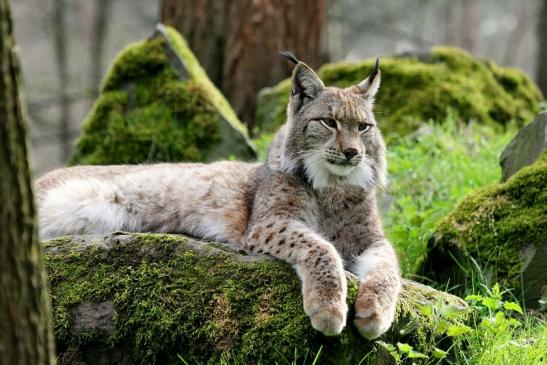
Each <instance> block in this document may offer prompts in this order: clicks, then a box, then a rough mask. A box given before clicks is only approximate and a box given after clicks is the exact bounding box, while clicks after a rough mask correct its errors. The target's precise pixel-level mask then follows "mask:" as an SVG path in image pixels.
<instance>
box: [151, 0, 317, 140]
mask: <svg viewBox="0 0 547 365" xmlns="http://www.w3.org/2000/svg"><path fill="white" fill-rule="evenodd" d="M324 10H325V1H324V0H301V1H291V0H163V1H162V8H161V19H162V21H163V22H164V23H165V24H167V25H171V26H174V27H175V28H177V29H178V30H179V31H180V32H181V33H182V34H183V35H184V36H185V37H186V39H187V40H188V43H189V44H190V47H191V48H192V50H193V51H194V53H195V54H196V55H197V57H198V59H199V60H200V62H201V63H202V65H203V66H204V67H205V69H206V70H207V73H208V74H209V77H210V78H211V80H212V81H213V82H214V83H215V84H216V85H217V86H219V87H220V89H221V90H222V91H223V92H224V94H225V95H226V97H227V98H228V100H229V101H230V102H231V104H232V106H233V107H234V109H235V111H236V112H237V114H238V115H239V117H240V118H241V119H242V120H243V121H244V122H245V123H246V124H247V125H248V126H249V129H250V130H252V128H253V127H254V112H255V106H256V94H257V92H258V91H259V90H260V89H261V88H263V87H266V86H271V85H273V84H275V83H276V82H278V81H280V80H282V79H284V78H285V77H287V76H288V75H289V74H290V67H289V65H288V64H286V63H285V62H281V60H280V58H279V57H278V54H277V51H278V50H284V49H288V50H291V51H294V52H295V53H296V55H297V56H298V57H299V58H301V59H302V60H303V61H306V62H307V63H308V64H310V65H311V66H318V65H319V64H320V49H319V42H320V37H321V29H322V25H323V13H324Z"/></svg>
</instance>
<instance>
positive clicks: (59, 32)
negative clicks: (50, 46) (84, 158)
mask: <svg viewBox="0 0 547 365" xmlns="http://www.w3.org/2000/svg"><path fill="white" fill-rule="evenodd" d="M53 3H54V5H53V6H54V8H53V24H52V25H53V36H54V42H55V63H56V64H57V75H58V78H59V90H58V94H59V106H60V108H61V115H60V118H59V141H60V145H61V154H60V159H61V162H63V163H64V162H66V160H67V159H68V157H69V156H70V152H71V146H72V141H71V138H70V98H69V95H68V64H67V47H66V42H67V36H66V35H67V29H66V19H65V9H66V4H65V1H64V0H55V1H54V2H53Z"/></svg>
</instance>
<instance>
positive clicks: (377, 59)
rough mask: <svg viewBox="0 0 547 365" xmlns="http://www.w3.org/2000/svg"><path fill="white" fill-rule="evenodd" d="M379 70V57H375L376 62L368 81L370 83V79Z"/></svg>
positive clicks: (373, 77) (372, 78) (372, 79)
mask: <svg viewBox="0 0 547 365" xmlns="http://www.w3.org/2000/svg"><path fill="white" fill-rule="evenodd" d="M379 70H380V57H376V63H375V64H374V70H373V71H372V73H371V74H370V76H369V83H371V84H372V81H374V79H375V78H376V76H377V75H378V71H379Z"/></svg>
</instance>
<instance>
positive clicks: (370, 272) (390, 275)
mask: <svg viewBox="0 0 547 365" xmlns="http://www.w3.org/2000/svg"><path fill="white" fill-rule="evenodd" d="M352 271H353V272H354V273H355V274H356V275H357V276H359V278H360V284H359V294H358V296H357V300H356V302H355V320H354V323H355V326H356V327H357V329H358V330H359V333H361V335H362V336H364V337H366V338H368V339H374V338H376V337H378V336H380V335H382V334H383V333H384V332H386V331H387V330H388V329H389V328H390V327H391V324H392V323H393V319H394V317H395V308H396V304H397V297H398V295H399V292H400V290H401V279H400V272H399V264H398V262H397V256H396V255H395V251H394V250H393V247H392V246H391V243H390V242H389V241H387V240H383V241H381V242H378V243H376V244H374V245H372V246H371V247H369V248H367V249H366V250H365V251H363V252H362V253H361V255H360V256H359V257H358V258H357V259H356V260H355V262H354V265H353V270H352Z"/></svg>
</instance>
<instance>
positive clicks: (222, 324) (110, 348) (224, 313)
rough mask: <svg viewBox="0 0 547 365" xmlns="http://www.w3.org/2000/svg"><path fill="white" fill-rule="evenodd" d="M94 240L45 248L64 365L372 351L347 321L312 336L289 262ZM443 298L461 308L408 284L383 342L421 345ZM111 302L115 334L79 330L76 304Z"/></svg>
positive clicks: (155, 239) (191, 245) (124, 239)
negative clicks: (113, 357) (69, 364)
mask: <svg viewBox="0 0 547 365" xmlns="http://www.w3.org/2000/svg"><path fill="white" fill-rule="evenodd" d="M97 240H99V241H98V242H95V244H90V243H89V242H86V243H85V244H82V243H78V242H73V241H70V240H69V239H67V238H61V239H56V240H52V241H49V242H47V243H46V264H47V270H48V274H49V279H50V286H51V293H52V299H53V308H54V320H55V324H54V330H55V335H56V338H57V342H58V345H57V348H58V352H59V353H60V354H61V358H64V356H65V354H71V356H73V359H74V358H77V359H78V361H82V362H88V363H89V362H92V360H93V358H92V356H93V354H96V353H97V352H101V351H104V352H106V353H112V352H115V351H119V349H127V350H126V352H127V354H130V357H131V359H130V360H131V361H132V362H139V363H142V362H144V363H154V362H155V363H177V362H178V361H179V360H178V356H177V355H179V354H180V355H181V356H183V358H184V359H185V360H186V361H188V362H189V363H193V362H194V361H197V362H198V363H218V362H219V361H220V359H221V358H222V357H223V356H227V355H230V356H231V357H232V358H234V360H237V361H238V363H245V364H257V363H263V364H272V363H275V362H277V363H284V362H285V360H286V359H289V361H292V360H293V359H294V358H295V350H296V351H297V355H296V358H297V359H300V360H301V359H303V357H304V356H305V355H306V351H307V350H309V351H311V354H308V355H307V356H308V357H309V356H311V355H312V354H313V352H314V351H318V350H319V348H321V347H323V354H322V356H321V363H326V364H329V363H331V364H348V363H357V362H359V360H361V359H362V358H363V357H364V356H365V355H366V354H367V353H368V352H370V351H373V344H372V343H371V342H368V341H366V340H365V339H363V338H362V337H360V336H359V334H358V333H357V331H356V329H355V328H354V327H353V325H352V324H351V321H349V323H348V327H347V329H346V330H344V332H343V333H342V335H340V336H338V337H324V336H322V335H321V334H319V333H318V332H316V331H315V330H313V328H312V327H311V325H310V321H309V319H308V318H307V316H306V315H305V314H304V311H303V309H302V299H301V287H300V283H299V280H298V277H297V275H296V274H295V272H294V270H293V269H292V268H291V267H290V265H288V264H287V263H284V262H281V261H278V260H252V259H250V258H248V257H247V259H245V257H244V256H242V255H240V254H238V253H233V252H231V251H229V250H221V249H219V248H217V247H215V246H214V245H209V244H205V243H200V242H196V241H190V240H188V239H187V238H185V237H184V236H177V235H152V234H132V235H123V236H116V235H114V236H110V238H107V243H106V244H105V243H104V242H102V241H101V238H98V239H97ZM98 244H100V245H102V246H103V247H100V246H97V245H98ZM196 245H197V246H199V247H200V248H199V249H196ZM108 247H110V248H108ZM424 288H425V289H424ZM357 292H358V285H357V282H356V281H355V280H353V279H352V280H349V283H348V304H349V305H350V308H352V307H353V303H354V301H355V299H356V296H357ZM439 297H444V298H446V299H447V300H448V301H451V302H452V303H453V304H455V305H461V300H459V299H457V298H456V297H452V296H449V295H446V294H442V293H440V292H438V291H435V290H433V289H430V288H426V287H422V286H420V285H419V284H414V285H412V284H409V283H408V282H407V284H405V291H404V294H403V295H402V300H401V302H400V303H399V309H398V318H399V320H398V324H397V325H396V326H395V327H394V329H393V330H392V331H390V332H389V333H388V334H387V335H386V336H385V337H384V339H385V340H389V341H398V340H401V341H404V342H410V343H413V344H415V345H416V347H417V348H420V346H425V342H426V340H427V338H428V336H430V334H429V330H428V326H429V321H428V319H427V318H426V317H425V316H424V315H423V314H422V313H421V312H420V310H419V308H420V306H421V305H423V304H425V303H427V302H428V301H429V302H431V301H437V298H439ZM105 300H112V302H113V303H114V307H115V309H116V312H115V316H114V329H113V330H112V331H110V332H108V331H104V330H87V331H76V330H74V326H73V323H72V322H73V311H74V309H75V308H76V307H77V306H78V305H79V304H80V303H82V302H84V301H90V302H93V303H101V302H103V301H105ZM352 317H353V311H350V314H349V318H352ZM411 329H412V331H411ZM416 329H417V330H416ZM416 333H420V335H419V336H417V335H416ZM97 349H101V350H97ZM66 356H68V355H66ZM371 359H372V357H371ZM371 361H373V360H371ZM372 363H374V362H372Z"/></svg>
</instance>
